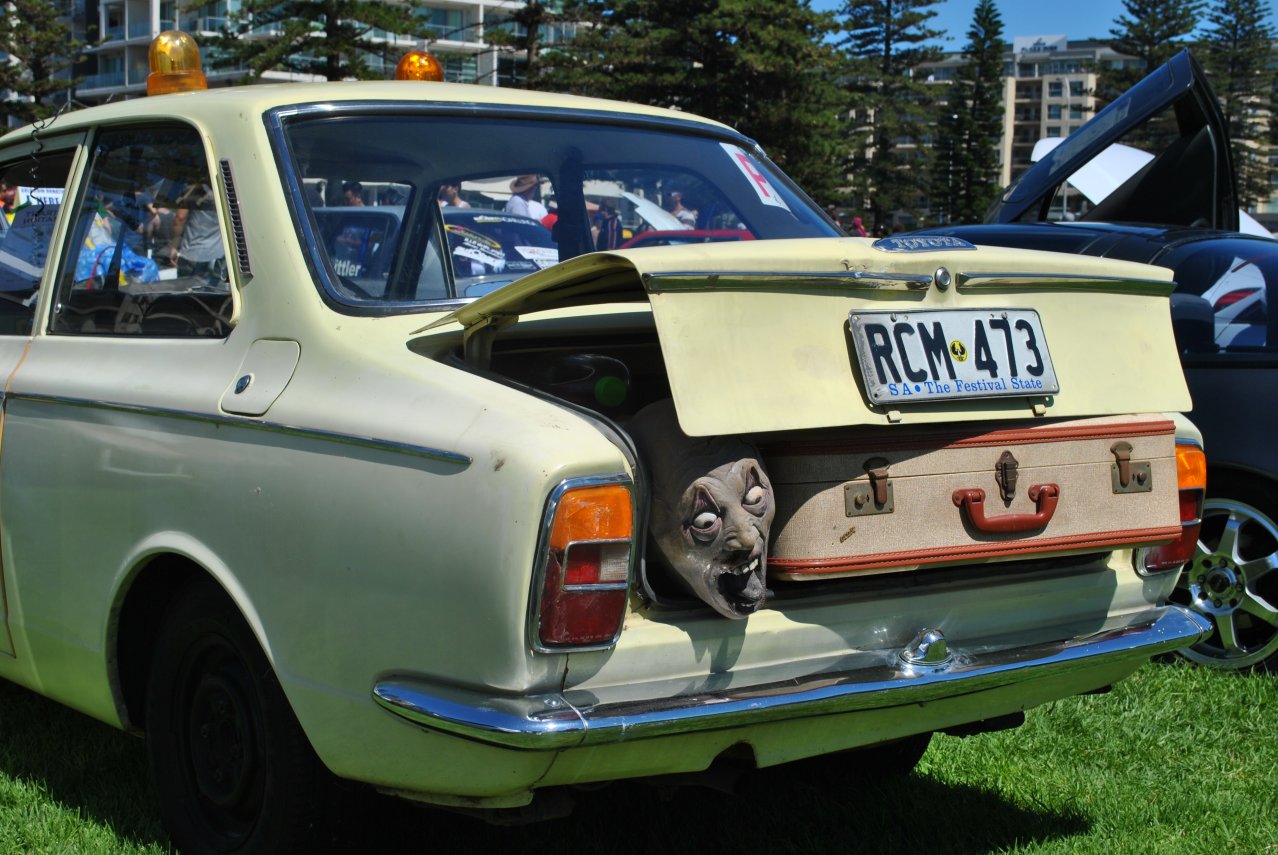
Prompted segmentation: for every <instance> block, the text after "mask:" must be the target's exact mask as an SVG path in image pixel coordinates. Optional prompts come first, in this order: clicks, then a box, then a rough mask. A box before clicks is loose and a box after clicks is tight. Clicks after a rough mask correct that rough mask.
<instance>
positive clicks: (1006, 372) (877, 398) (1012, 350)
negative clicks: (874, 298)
mask: <svg viewBox="0 0 1278 855" xmlns="http://www.w3.org/2000/svg"><path fill="white" fill-rule="evenodd" d="M848 327H849V329H851V331H852V341H853V343H854V344H855V346H856V355H857V359H858V361H859V362H860V363H861V376H862V378H863V379H864V380H865V390H866V394H867V395H868V396H869V398H870V400H871V401H872V402H874V403H876V404H883V403H888V402H896V403H901V402H911V401H914V402H921V401H941V400H949V399H953V398H995V397H1001V396H1005V395H1050V394H1055V393H1056V392H1059V391H1060V390H1061V389H1060V385H1059V384H1058V383H1057V382H1056V371H1055V370H1054V369H1053V368H1052V357H1051V355H1050V354H1049V353H1048V352H1047V337H1046V336H1044V335H1043V326H1042V324H1041V323H1040V322H1039V319H1038V312H1035V311H1032V310H1028V309H994V310H989V309H954V310H926V311H918V312H852V313H851V314H850V315H849V316H848Z"/></svg>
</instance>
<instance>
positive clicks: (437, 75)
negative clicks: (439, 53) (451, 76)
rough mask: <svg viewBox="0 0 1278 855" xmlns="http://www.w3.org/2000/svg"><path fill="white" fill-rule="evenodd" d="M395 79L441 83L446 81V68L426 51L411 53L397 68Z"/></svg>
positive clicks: (406, 55) (405, 55) (405, 56)
mask: <svg viewBox="0 0 1278 855" xmlns="http://www.w3.org/2000/svg"><path fill="white" fill-rule="evenodd" d="M395 79H396V80H429V81H433V82H435V83H441V82H443V80H444V66H443V65H442V64H441V63H440V61H439V60H437V59H435V57H433V56H431V55H430V54H429V53H427V52H426V51H424V50H413V51H409V52H408V53H406V54H404V56H403V58H402V59H400V61H399V64H397V65H396V66H395Z"/></svg>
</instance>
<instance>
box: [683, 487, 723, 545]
mask: <svg viewBox="0 0 1278 855" xmlns="http://www.w3.org/2000/svg"><path fill="white" fill-rule="evenodd" d="M686 525H687V526H688V531H689V532H690V533H691V534H692V536H693V537H694V538H695V539H697V540H699V541H701V542H702V543H709V542H710V541H712V540H714V539H715V538H716V537H718V536H719V529H721V528H722V527H723V520H722V519H721V514H720V512H719V506H718V505H716V504H715V502H714V499H712V498H710V494H709V493H707V492H706V491H705V489H704V488H701V487H698V488H697V496H696V499H695V500H694V502H693V505H692V519H691V520H690V521H689V522H688V523H687V524H686Z"/></svg>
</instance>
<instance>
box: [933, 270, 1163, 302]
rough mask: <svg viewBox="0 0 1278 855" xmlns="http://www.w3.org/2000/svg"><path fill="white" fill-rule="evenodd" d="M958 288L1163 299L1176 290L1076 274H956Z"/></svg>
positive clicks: (1145, 281) (1151, 281)
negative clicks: (1090, 293)
mask: <svg viewBox="0 0 1278 855" xmlns="http://www.w3.org/2000/svg"><path fill="white" fill-rule="evenodd" d="M955 280H956V281H957V283H958V287H959V288H961V289H965V290H969V291H971V290H976V289H986V288H989V289H996V288H1001V289H1006V290H1009V291H1016V290H1020V289H1033V290H1035V291H1044V290H1064V291H1105V292H1109V293H1114V294H1146V295H1152V296H1160V297H1165V296H1167V295H1168V294H1170V293H1171V292H1172V291H1173V290H1174V289H1175V288H1176V283H1175V282H1164V281H1162V280H1161V279H1128V278H1127V277H1124V276H1087V275H1083V274H1077V273H958V274H956V275H955Z"/></svg>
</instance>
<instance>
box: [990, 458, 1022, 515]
mask: <svg viewBox="0 0 1278 855" xmlns="http://www.w3.org/2000/svg"><path fill="white" fill-rule="evenodd" d="M1019 466H1020V464H1019V463H1017V462H1016V457H1015V456H1014V455H1013V454H1012V452H1010V451H1004V452H1003V453H1002V454H1000V455H999V456H998V462H997V463H995V464H994V480H995V481H997V482H998V492H999V495H1001V496H1002V497H1003V501H1004V502H1009V503H1010V502H1011V501H1012V499H1014V498H1016V470H1017V468H1018V467H1019Z"/></svg>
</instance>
